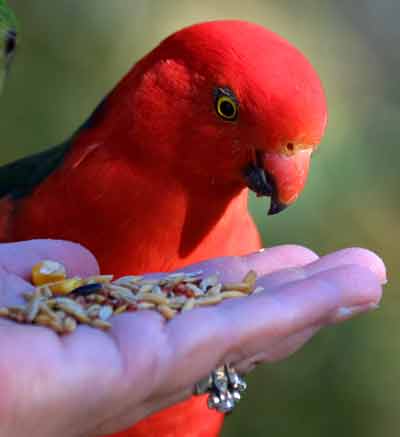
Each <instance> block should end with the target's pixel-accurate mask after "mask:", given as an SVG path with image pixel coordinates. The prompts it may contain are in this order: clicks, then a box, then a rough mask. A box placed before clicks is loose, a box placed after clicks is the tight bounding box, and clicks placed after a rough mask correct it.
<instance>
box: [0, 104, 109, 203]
mask: <svg viewBox="0 0 400 437" xmlns="http://www.w3.org/2000/svg"><path fill="white" fill-rule="evenodd" d="M105 102H106V99H103V101H102V102H101V103H100V104H99V105H98V106H97V108H96V109H95V110H94V112H93V113H92V114H91V116H90V117H89V118H88V119H87V120H86V121H85V123H84V124H83V125H82V127H81V128H80V129H79V130H78V132H77V133H76V134H75V135H74V136H73V137H72V138H71V139H69V140H68V141H66V142H64V143H62V144H60V145H59V146H56V147H53V148H51V149H48V150H45V151H44V152H40V153H36V154H35V155H31V156H27V157H26V158H22V159H19V160H18V161H14V162H11V163H9V164H6V165H3V166H1V167H0V198H1V197H4V196H11V197H12V198H14V199H18V198H20V197H23V196H25V195H27V194H29V193H30V192H31V191H32V190H33V189H34V188H35V187H36V186H37V185H38V184H40V182H42V181H43V180H44V179H45V178H46V177H47V176H49V174H50V173H52V172H53V171H54V170H55V169H56V168H57V167H58V166H59V165H61V164H62V162H63V160H64V156H65V154H66V153H67V152H68V150H69V148H70V147H71V145H72V143H73V141H74V139H75V138H76V136H77V135H79V133H80V132H82V130H86V129H92V128H93V127H95V126H96V125H97V124H98V123H100V121H101V112H102V109H103V108H104V106H105Z"/></svg>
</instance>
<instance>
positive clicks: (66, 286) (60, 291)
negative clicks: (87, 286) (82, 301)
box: [49, 278, 82, 296]
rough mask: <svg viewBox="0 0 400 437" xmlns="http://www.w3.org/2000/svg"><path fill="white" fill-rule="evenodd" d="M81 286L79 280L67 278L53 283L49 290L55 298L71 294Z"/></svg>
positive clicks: (80, 280)
mask: <svg viewBox="0 0 400 437" xmlns="http://www.w3.org/2000/svg"><path fill="white" fill-rule="evenodd" d="M81 285H82V279H81V278H68V279H63V280H62V281H58V282H54V283H53V284H49V288H50V290H51V291H52V293H53V294H54V295H57V296H65V295H66V294H69V293H71V292H72V291H74V290H75V288H78V287H80V286H81Z"/></svg>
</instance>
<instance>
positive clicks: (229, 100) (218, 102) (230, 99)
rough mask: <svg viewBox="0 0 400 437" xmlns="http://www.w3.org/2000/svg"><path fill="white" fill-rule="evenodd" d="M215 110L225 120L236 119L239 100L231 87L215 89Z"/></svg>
mask: <svg viewBox="0 0 400 437" xmlns="http://www.w3.org/2000/svg"><path fill="white" fill-rule="evenodd" d="M214 99H215V110H216V111H217V114H218V115H219V116H220V117H221V118H223V119H224V120H228V121H233V120H236V118H237V115H238V107H239V104H238V101H237V99H236V97H235V95H234V94H233V92H232V91H231V90H230V89H229V88H217V89H216V90H215V91H214Z"/></svg>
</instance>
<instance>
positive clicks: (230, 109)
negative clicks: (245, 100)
mask: <svg viewBox="0 0 400 437" xmlns="http://www.w3.org/2000/svg"><path fill="white" fill-rule="evenodd" d="M219 109H220V111H221V113H222V114H223V115H225V117H233V115H234V114H235V108H234V106H233V105H232V103H231V102H228V101H227V100H224V101H223V102H222V103H221V105H220V107H219Z"/></svg>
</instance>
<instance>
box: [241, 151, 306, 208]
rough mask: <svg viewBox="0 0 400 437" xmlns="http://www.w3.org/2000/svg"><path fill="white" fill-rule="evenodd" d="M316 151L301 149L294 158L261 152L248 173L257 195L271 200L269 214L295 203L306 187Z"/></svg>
mask: <svg viewBox="0 0 400 437" xmlns="http://www.w3.org/2000/svg"><path fill="white" fill-rule="evenodd" d="M311 153H312V149H311V148H307V149H299V150H297V151H296V152H295V153H293V154H292V155H284V154H279V153H276V152H275V153H269V152H265V153H263V152H257V154H256V162H255V163H251V164H250V165H249V166H248V167H247V168H246V169H245V171H244V178H245V180H246V183H247V186H248V187H249V188H250V189H251V190H253V191H254V192H255V193H256V194H257V196H268V197H271V205H270V208H269V211H268V214H269V215H273V214H277V213H278V212H281V211H283V210H284V209H285V208H286V207H287V206H289V205H290V204H292V203H293V202H294V201H295V200H296V199H297V198H298V196H299V194H300V193H301V191H302V190H303V188H304V185H305V183H306V180H307V175H308V170H309V167H310V158H311Z"/></svg>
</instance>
